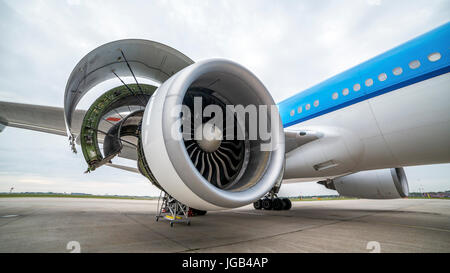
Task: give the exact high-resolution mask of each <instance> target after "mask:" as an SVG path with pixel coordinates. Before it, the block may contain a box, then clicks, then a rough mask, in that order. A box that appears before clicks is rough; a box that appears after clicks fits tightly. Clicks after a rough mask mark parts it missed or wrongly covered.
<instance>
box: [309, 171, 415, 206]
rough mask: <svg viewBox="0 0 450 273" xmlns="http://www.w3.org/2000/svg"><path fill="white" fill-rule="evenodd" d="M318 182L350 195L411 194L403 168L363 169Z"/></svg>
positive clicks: (395, 196)
mask: <svg viewBox="0 0 450 273" xmlns="http://www.w3.org/2000/svg"><path fill="white" fill-rule="evenodd" d="M318 183H319V184H322V185H324V186H325V187H326V188H328V189H332V190H336V191H337V192H339V194H340V195H343V196H348V197H358V198H367V199H395V198H403V197H407V196H408V194H409V187H408V180H407V179H406V175H405V171H404V170H403V168H393V169H381V170H370V171H362V172H358V173H353V174H349V175H346V176H342V177H338V178H334V179H329V180H326V181H320V182H318Z"/></svg>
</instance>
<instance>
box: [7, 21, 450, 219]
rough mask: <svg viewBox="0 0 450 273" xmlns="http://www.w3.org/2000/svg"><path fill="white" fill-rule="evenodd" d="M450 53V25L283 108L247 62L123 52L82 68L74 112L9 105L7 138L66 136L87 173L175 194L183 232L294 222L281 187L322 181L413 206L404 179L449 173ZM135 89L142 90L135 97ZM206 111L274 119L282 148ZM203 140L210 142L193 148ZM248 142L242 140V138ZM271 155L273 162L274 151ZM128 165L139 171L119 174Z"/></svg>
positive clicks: (119, 48) (75, 76)
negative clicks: (91, 97)
mask: <svg viewBox="0 0 450 273" xmlns="http://www.w3.org/2000/svg"><path fill="white" fill-rule="evenodd" d="M449 45H450V23H446V24H444V25H442V26H440V27H438V28H436V29H434V30H432V31H430V32H428V33H425V34H423V35H421V36H418V37H416V38H414V39H412V40H410V41H408V42H406V43H404V44H402V45H399V46H397V47H395V48H393V49H391V50H388V51H387V52H385V53H382V54H380V55H378V56H376V57H374V58H372V59H370V60H368V61H366V62H363V63H361V64H359V65H357V66H355V67H353V68H351V69H349V70H347V71H344V72H342V73H340V74H338V75H336V76H334V77H332V78H329V79H327V80H325V81H323V82H321V83H319V84H317V85H314V86H312V87H310V88H308V89H306V90H303V91H301V92H299V93H297V94H295V95H294V96H292V97H290V98H288V99H285V100H283V101H281V102H279V103H278V104H276V103H275V102H274V100H273V98H272V96H271V95H270V93H269V91H268V90H267V89H266V88H265V86H264V85H263V83H262V82H261V81H260V80H259V79H258V78H257V77H256V76H255V75H254V74H253V73H252V72H250V71H249V70H247V69H246V68H244V67H243V66H241V65H239V64H237V63H235V62H232V61H229V60H224V59H209V60H204V61H200V62H194V61H193V60H191V59H190V58H189V57H187V56H185V55H184V54H182V53H181V52H179V51H177V50H176V49H173V48H171V47H169V46H167V45H164V44H161V43H157V42H154V41H149V40H140V39H126V40H118V41H113V42H110V43H107V44H104V45H101V46H99V47H98V48H96V49H94V50H92V51H91V52H90V53H88V54H87V55H86V56H85V57H83V58H82V59H81V60H80V61H79V63H78V64H77V65H76V66H75V68H74V69H73V71H72V73H71V75H70V76H69V79H68V81H67V85H66V88H65V95H64V107H63V108H58V107H48V106H40V105H28V104H19V103H11V102H0V131H1V130H2V129H4V127H5V126H11V127H17V128H23V129H28V130H35V131H40V132H45V133H51V134H57V135H61V136H68V137H69V141H70V146H71V147H72V150H73V151H74V152H76V151H77V146H80V147H81V151H82V152H83V156H84V158H85V160H86V162H87V164H88V168H87V171H86V172H92V171H95V169H97V168H99V167H102V166H103V165H106V166H111V167H115V168H119V169H123V170H126V171H131V172H137V173H140V174H142V175H143V176H145V177H146V178H147V179H148V180H149V181H150V182H151V183H152V184H153V185H155V186H156V187H158V188H159V189H160V190H161V191H162V192H163V193H164V196H165V197H164V198H165V199H164V204H165V206H168V207H169V210H170V211H171V213H172V214H171V217H172V218H171V219H172V220H174V221H175V220H176V219H178V218H177V217H178V215H181V214H180V213H178V212H179V211H182V212H183V213H184V214H185V215H186V213H188V214H189V215H195V214H204V213H206V211H213V210H223V209H231V208H237V207H241V206H245V205H249V204H252V203H253V206H254V208H255V209H265V210H287V209H290V208H291V205H292V204H291V202H290V201H289V199H287V198H279V197H278V195H277V193H278V190H279V188H280V186H281V184H282V183H298V182H305V181H318V183H320V184H321V185H323V186H325V187H326V188H329V189H334V190H336V191H337V192H338V193H339V194H340V195H344V196H351V197H357V198H368V199H392V198H404V197H407V196H408V193H409V188H408V181H407V177H406V175H405V172H404V169H403V167H405V166H414V165H425V164H438V163H449V162H450V141H449V140H450V105H449V102H450V74H449V73H448V72H449V70H450V57H449V56H450V48H449ZM129 76H132V77H133V79H134V81H132V82H129V83H125V82H124V81H123V77H129ZM114 78H116V79H118V80H119V81H120V82H121V85H119V86H117V87H115V88H113V89H111V90H107V91H105V92H104V93H103V94H102V95H101V96H100V97H99V98H98V99H97V100H96V101H95V102H94V103H93V104H92V105H91V106H90V108H89V109H88V110H87V111H85V110H80V109H76V106H77V104H78V102H79V101H80V100H81V99H82V98H83V96H84V95H85V94H86V93H88V92H89V91H90V90H92V88H93V87H94V86H97V85H98V84H100V83H102V82H104V81H106V80H109V79H114ZM138 79H150V80H152V81H153V82H155V83H157V84H155V85H151V84H142V83H139V82H138ZM156 85H158V86H156ZM197 98H200V99H201V100H202V101H203V103H204V104H203V106H201V107H200V113H203V112H205V111H206V109H207V108H208V106H218V107H219V108H220V109H222V110H224V111H225V112H226V110H227V109H228V108H229V106H232V107H234V106H239V105H240V106H249V105H255V106H267V107H268V106H270V108H271V109H272V110H273V109H275V110H273V111H267V112H258V114H259V118H265V119H267V120H268V121H270V126H268V127H270V128H269V129H270V130H269V131H270V143H269V142H268V140H267V139H263V138H262V137H261V136H258V137H257V138H256V139H250V138H249V134H250V133H251V132H250V128H247V127H252V126H256V127H255V128H257V129H261V128H262V127H263V126H262V125H261V124H259V123H258V122H252V121H249V120H246V116H245V115H246V114H249V116H250V113H249V112H251V111H250V110H249V111H248V112H244V118H243V119H242V118H241V119H238V118H237V117H236V115H235V114H233V112H231V114H230V113H228V112H226V114H225V116H226V118H227V119H231V120H233V121H236V122H235V123H233V122H231V123H232V125H231V126H234V127H229V126H228V124H227V125H226V127H220V126H215V125H214V126H209V127H208V124H210V123H209V122H210V120H211V119H212V117H213V115H210V116H209V119H208V118H206V119H205V117H204V116H201V117H198V116H196V114H194V117H191V116H189V115H187V114H186V115H185V112H181V111H182V109H183V106H184V107H186V108H188V109H189V110H192V109H194V108H195V107H196V106H195V105H196V99H197ZM274 106H275V107H274ZM246 109H247V108H246ZM249 109H250V108H249ZM194 110H195V109H194ZM197 110H198V109H197ZM244 110H245V109H244ZM247 110H248V109H247ZM194 112H195V111H194ZM214 117H215V115H214ZM193 119H194V121H193ZM184 121H187V123H184ZM196 122H197V124H196ZM174 124H175V125H177V126H178V127H177V126H173V125H174ZM180 124H183V126H180ZM198 124H200V125H201V126H200V127H199V126H198ZM189 125H194V126H193V128H190V129H189V130H186V131H185V130H182V129H183V128H184V126H189ZM174 128H175V129H174ZM177 128H178V129H177ZM198 128H202V130H203V131H202V130H200V138H199V139H196V138H194V139H192V138H189V137H185V136H186V134H187V135H188V136H195V135H197V131H199V130H198ZM204 128H208V130H204ZM208 132H209V133H208ZM237 132H241V134H242V135H243V136H244V137H243V138H237V139H236V138H233V137H234V136H236V135H237ZM174 135H175V136H178V137H174ZM228 135H231V136H232V137H231V138H230V139H228V138H227V137H225V136H228ZM208 136H209V137H208ZM268 143H269V144H271V145H269V146H270V147H271V149H265V148H264V147H266V146H267V144H268ZM116 156H119V157H123V158H127V159H132V160H135V161H136V164H137V167H136V168H134V167H129V166H124V165H120V164H115V163H113V162H112V159H113V158H115V157H116ZM177 210H178V212H177ZM173 211H175V213H174V212H173Z"/></svg>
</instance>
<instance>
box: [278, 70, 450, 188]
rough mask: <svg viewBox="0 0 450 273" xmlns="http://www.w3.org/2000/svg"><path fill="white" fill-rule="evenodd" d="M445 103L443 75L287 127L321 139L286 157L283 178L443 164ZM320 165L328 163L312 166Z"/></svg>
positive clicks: (448, 116) (447, 136)
mask: <svg viewBox="0 0 450 273" xmlns="http://www.w3.org/2000/svg"><path fill="white" fill-rule="evenodd" d="M449 102H450V73H446V74H442V75H439V76H436V77H433V78H429V79H427V80H424V81H420V82H417V83H415V84H412V85H408V86H405V87H402V88H399V89H397V90H394V91H391V92H388V93H385V94H383V95H380V96H376V97H373V98H371V99H368V100H364V101H361V102H358V103H356V104H353V105H350V106H347V107H345V108H342V109H339V110H336V111H333V112H330V113H327V114H324V115H321V116H318V117H316V118H313V119H310V120H307V121H305V122H302V123H298V124H296V125H293V126H291V127H289V129H298V130H304V129H313V130H318V131H325V135H324V137H323V138H321V139H319V140H317V141H313V142H311V143H308V144H306V145H304V146H301V147H300V148H297V149H295V150H293V151H291V152H289V153H288V154H287V155H286V173H285V179H296V178H302V179H305V178H318V177H334V176H339V175H343V174H346V173H352V172H358V171H362V170H369V169H382V168H393V167H400V166H412V165H425V164H436V163H448V162H450V104H449ZM321 129H322V130H321ZM323 162H332V164H329V165H330V167H328V168H325V169H322V170H316V169H315V168H314V167H313V166H314V165H315V164H320V163H323ZM336 164H337V165H336Z"/></svg>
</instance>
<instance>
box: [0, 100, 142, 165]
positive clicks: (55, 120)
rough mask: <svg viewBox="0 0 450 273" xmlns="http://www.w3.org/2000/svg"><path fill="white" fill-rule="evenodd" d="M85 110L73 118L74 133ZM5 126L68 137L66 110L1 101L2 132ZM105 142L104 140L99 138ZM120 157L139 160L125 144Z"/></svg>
mask: <svg viewBox="0 0 450 273" xmlns="http://www.w3.org/2000/svg"><path fill="white" fill-rule="evenodd" d="M85 113H86V111H85V110H76V111H75V113H74V116H73V124H74V126H73V133H74V135H75V136H77V135H78V134H79V131H80V129H79V128H81V123H82V121H83V118H84V115H85ZM5 126H9V127H15V128H21V129H27V130H33V131H39V132H44V133H49V134H55V135H60V136H67V132H66V125H65V122H64V108H62V107H52V106H42V105H32V104H23V103H14V102H2V101H0V131H2V128H3V129H4V127H5ZM99 142H100V143H102V142H103V138H99ZM119 156H120V157H122V158H126V159H131V160H137V157H136V151H135V148H134V147H132V146H131V145H127V144H126V143H125V144H124V147H123V150H122V152H121V153H120V154H119Z"/></svg>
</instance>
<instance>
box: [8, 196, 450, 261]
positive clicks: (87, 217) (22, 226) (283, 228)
mask: <svg viewBox="0 0 450 273" xmlns="http://www.w3.org/2000/svg"><path fill="white" fill-rule="evenodd" d="M156 206H157V201H155V200H118V199H90V198H53V197H52V198H0V252H71V251H73V250H79V251H81V252H227V253H228V252H297V253H305V252H363V253H367V252H372V251H375V252H447V253H448V252H450V200H439V199H398V200H336V201H300V202H293V206H292V209H291V210H289V211H264V210H254V209H253V207H252V206H246V207H243V208H239V209H233V210H227V211H219V212H208V213H207V214H206V215H205V216H198V217H192V218H191V225H190V226H187V225H185V224H175V226H174V227H173V228H171V227H170V225H169V223H168V222H166V221H162V220H160V221H159V222H156V221H155V215H156Z"/></svg>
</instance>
